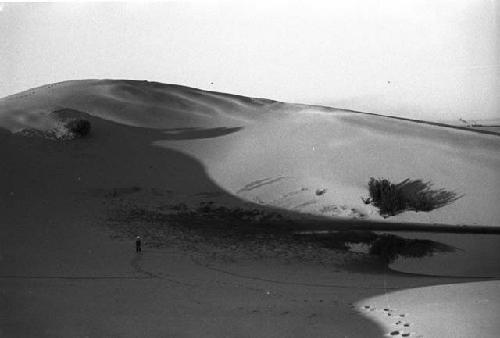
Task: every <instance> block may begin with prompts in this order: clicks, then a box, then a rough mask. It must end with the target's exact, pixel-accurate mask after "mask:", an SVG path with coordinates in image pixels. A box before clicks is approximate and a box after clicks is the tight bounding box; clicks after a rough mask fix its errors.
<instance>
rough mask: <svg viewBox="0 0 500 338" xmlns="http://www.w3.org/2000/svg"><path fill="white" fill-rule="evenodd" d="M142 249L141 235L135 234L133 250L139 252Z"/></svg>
mask: <svg viewBox="0 0 500 338" xmlns="http://www.w3.org/2000/svg"><path fill="white" fill-rule="evenodd" d="M141 251H142V248H141V236H137V237H136V238H135V252H141Z"/></svg>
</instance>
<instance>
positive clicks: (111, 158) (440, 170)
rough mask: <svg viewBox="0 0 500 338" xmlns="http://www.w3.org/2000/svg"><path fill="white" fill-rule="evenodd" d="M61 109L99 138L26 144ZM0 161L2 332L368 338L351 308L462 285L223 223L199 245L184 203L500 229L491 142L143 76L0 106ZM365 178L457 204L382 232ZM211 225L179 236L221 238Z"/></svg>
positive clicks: (34, 94)
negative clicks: (446, 195)
mask: <svg viewBox="0 0 500 338" xmlns="http://www.w3.org/2000/svg"><path fill="white" fill-rule="evenodd" d="M63 108H64V109H66V108H69V109H76V110H79V111H81V112H84V113H85V114H87V115H84V116H85V118H87V119H89V120H90V122H91V125H92V130H91V134H90V136H89V137H87V138H81V139H74V140H59V141H57V140H52V139H46V138H44V137H40V134H36V135H31V134H29V133H26V132H23V130H24V131H26V130H38V131H42V132H46V131H50V130H53V129H57V128H61V121H60V118H59V117H58V116H57V114H53V113H52V112H54V111H56V110H58V109H63ZM30 135H31V136H30ZM0 158H1V159H2V160H1V161H0V187H1V191H0V214H1V215H2V216H1V219H0V221H1V222H2V224H1V227H0V271H1V276H0V282H1V286H2V291H3V293H2V296H1V297H3V298H2V299H3V300H4V301H5V303H6V304H7V305H8V306H7V307H2V308H3V309H8V311H6V312H7V313H6V314H2V315H3V316H0V318H1V320H2V322H1V324H2V325H0V326H1V327H2V329H1V331H0V335H2V334H3V335H5V336H7V337H8V336H16V335H17V336H19V335H21V336H27V337H30V336H47V337H54V336H56V337H64V336H68V335H70V336H82V337H83V336H87V335H90V336H97V337H99V336H113V335H118V336H131V337H132V336H140V335H143V333H144V332H143V331H141V330H143V329H144V327H145V326H147V327H149V329H148V330H149V331H147V332H146V335H148V336H165V335H171V336H200V335H201V334H206V335H207V336H214V337H216V336H217V337H219V336H251V334H249V332H257V333H260V334H259V335H260V336H294V335H295V336H305V335H311V334H312V335H315V336H332V335H333V336H344V335H350V336H355V337H366V336H374V335H382V334H383V333H384V332H385V331H384V330H385V327H384V326H383V325H378V324H377V325H378V326H377V325H375V324H374V323H376V321H374V322H371V321H366V320H363V319H362V317H361V316H358V315H357V314H359V313H358V312H357V309H356V308H355V307H353V305H352V304H353V303H356V302H360V301H361V300H362V299H365V298H369V297H376V296H377V295H380V294H381V293H382V292H386V291H387V290H399V289H404V288H409V287H424V286H432V287H434V285H436V284H443V283H458V282H463V280H460V279H457V278H458V277H459V276H460V271H458V272H457V273H456V274H455V277H457V276H458V277H457V278H455V277H449V278H448V277H440V278H438V279H436V278H431V277H418V278H416V277H413V276H407V275H404V274H403V275H400V274H397V273H393V272H390V273H389V272H387V273H384V274H381V272H380V271H382V270H380V266H378V265H377V264H378V263H376V262H372V263H373V266H372V265H370V263H359V264H361V265H359V264H358V263H356V264H358V265H359V266H361V268H359V266H358V265H356V264H354V263H352V262H351V261H356V257H358V256H359V255H357V254H354V255H353V254H350V253H341V252H337V251H331V250H330V251H328V250H326V249H324V248H316V247H310V246H311V245H313V244H311V243H305V244H304V243H302V242H300V241H296V242H293V245H289V246H287V245H288V244H286V245H285V244H283V243H281V244H280V243H277V242H275V241H274V239H271V240H269V241H267V242H266V241H264V240H262V241H260V239H259V238H257V239H255V238H251V239H250V240H251V241H253V242H251V243H253V244H252V245H255V246H252V245H250V246H249V245H243V244H238V243H236V242H235V243H233V239H232V237H227V239H226V234H225V233H224V231H225V230H227V229H225V228H224V229H222V230H221V232H220V233H217V234H218V236H219V237H218V238H217V240H220V243H219V242H218V243H219V244H218V245H215V244H212V243H205V242H203V240H197V241H195V240H194V239H193V238H194V237H193V238H191V237H190V236H197V234H196V233H195V232H193V233H191V232H189V231H188V232H185V231H184V230H183V229H184V228H182V229H181V227H180V226H178V224H177V223H175V222H176V220H177V219H176V218H168V217H167V216H168V213H171V212H172V210H174V209H173V208H177V209H179V208H181V209H182V207H183V206H182V204H181V203H184V204H187V205H188V206H189V207H198V206H199V204H200V203H205V204H203V205H204V206H205V208H208V210H210V207H207V203H208V205H209V206H210V205H211V204H210V203H214V205H215V206H224V207H234V208H246V209H248V210H254V209H259V208H260V209H259V210H265V211H266V212H282V213H283V215H289V216H290V217H292V216H293V217H297V218H300V217H306V218H307V217H308V215H310V214H313V215H316V216H321V217H326V218H327V219H328V220H329V221H331V222H332V223H331V225H332V227H333V226H334V225H335V224H336V223H335V222H340V221H343V220H350V221H355V222H358V221H359V222H361V221H363V220H365V221H372V222H373V221H380V222H382V221H383V222H398V223H400V225H401V224H405V223H406V222H414V223H415V222H416V223H419V222H420V223H426V224H432V223H441V224H448V225H461V224H466V225H468V226H469V227H473V226H474V225H481V226H498V220H499V219H500V210H499V209H498V208H497V206H496V204H497V201H498V200H499V199H500V189H499V182H500V180H499V173H500V138H499V137H498V136H496V135H488V134H479V133H475V132H473V131H467V130H458V129H452V128H446V127H442V126H436V125H426V124H422V123H415V122H411V121H403V120H398V119H393V118H388V117H383V116H374V115H367V114H362V113H354V112H349V111H343V110H338V109H333V108H327V107H315V106H306V105H299V104H287V103H280V102H275V101H272V100H267V99H254V98H246V97H242V96H236V95H229V94H224V93H217V92H206V91H203V90H200V89H194V88H188V87H183V86H179V85H167V84H160V83H154V82H147V81H127V80H82V81H68V82H62V83H57V84H51V85H46V86H43V87H40V88H35V89H30V90H28V91H25V92H22V93H19V94H16V95H12V96H9V97H6V98H3V99H0ZM371 176H374V177H386V178H389V179H391V180H393V181H399V180H403V179H405V178H407V177H409V178H414V179H423V180H424V181H432V182H433V183H434V184H435V186H436V187H437V188H445V189H448V190H452V191H456V192H457V193H459V194H461V195H463V197H462V198H460V199H459V200H457V201H455V202H454V203H452V204H449V205H446V206H444V207H442V208H440V209H436V210H433V211H431V212H419V213H416V212H405V213H402V214H399V215H397V216H394V217H390V218H388V219H383V218H382V217H381V216H380V215H379V214H378V211H377V209H376V208H375V207H374V206H372V205H366V204H364V203H363V201H362V200H361V197H365V196H367V194H368V190H367V183H368V180H369V178H370V177H371ZM177 209H176V210H177ZM158 210H160V211H164V210H167V211H166V212H165V213H161V212H156V211H158ZM217 210H218V211H217V212H232V211H227V210H226V209H217ZM231 210H232V209H231ZM117 211H120V212H121V213H122V214H125V215H126V216H127V217H128V218H116V217H115V214H114V213H115V212H117ZM152 211H155V212H156V213H151V214H148V212H152ZM134 212H135V214H134ZM252 212H253V211H252ZM166 215H167V216H166ZM251 215H253V214H251ZM262 215H264V216H265V214H258V213H257V217H263V216H262ZM216 216H217V214H216V213H215V212H214V213H212V214H210V213H207V214H206V215H205V216H204V217H202V218H201V220H200V219H199V218H194V221H196V222H198V223H197V224H187V225H186V224H184V225H183V226H188V228H189V227H191V228H195V227H200V228H203V227H209V226H214V227H217V226H218V225H217V222H219V221H220V219H218V218H215V217H216ZM230 216H231V217H234V215H233V214H230ZM244 216H245V217H247V216H248V215H247V214H244ZM134 217H135V218H134ZM162 217H163V218H162ZM211 217H212V218H213V219H212V220H211ZM238 217H239V216H238ZM248 217H254V216H248ZM322 219H323V218H322ZM190 220H193V219H190ZM323 220H324V219H323ZM205 222H206V224H208V226H207V225H206V224H205ZM227 222H229V223H231V222H234V223H237V222H238V218H230V219H229V220H228V221H227ZM285 223H286V222H285ZM313 224H314V222H313ZM328 224H330V223H328ZM349 224H351V223H349ZM352 224H354V223H352ZM356 224H357V223H356ZM360 224H361V223H360ZM369 224H370V223H366V226H367V227H368V226H369ZM116 229H118V230H116ZM137 233H141V234H142V233H145V234H146V233H147V234H148V235H147V236H149V237H146V240H147V241H148V242H147V244H146V246H147V250H146V251H145V253H144V255H143V256H136V255H135V253H134V252H132V250H131V243H130V238H133V237H134V236H135V235H136V234H137ZM110 236H111V237H113V236H118V237H120V238H121V239H122V240H123V241H115V240H113V239H111V238H110ZM227 236H229V235H227ZM196 238H197V237H196ZM159 243H160V244H161V245H160V244H159ZM193 243H194V244H193ZM245 243H246V242H245ZM157 245H160V246H163V247H164V246H165V245H166V246H167V249H165V248H163V249H162V248H160V249H154V248H152V247H153V246H157ZM333 253H335V254H333ZM255 256H259V257H261V256H262V257H264V258H262V259H261V258H259V259H254V258H255ZM297 257H299V258H297ZM365 258H366V257H365ZM368 260H369V258H368ZM369 262H370V261H369ZM353 264H354V265H356V266H358V268H356V269H357V270H355V272H353V271H354V270H352V269H351V268H349V266H351V265H353ZM363 264H364V265H363ZM350 269H351V270H350ZM363 269H364V270H363ZM306 270H307V271H308V273H307V274H304V271H306ZM408 272H411V271H408ZM488 290H489V291H488V292H493V291H494V290H495V287H488ZM401 292H404V291H401ZM58 294H63V295H64V297H60V296H58ZM271 295H272V296H271ZM66 298H67V299H68V300H67V301H66V300H65V299H66ZM403 298H404V297H403ZM410 298H411V297H410ZM298 302H300V305H298V304H299V303H298ZM410 303H411V302H410ZM113 304H117V306H115V305H113ZM165 304H167V305H165ZM168 304H170V305H171V307H168ZM249 304H250V305H249ZM405 304H407V303H405ZM377 306H378V305H377ZM405 306H406V305H405ZM177 308H178V309H180V310H179V311H177V310H176V309H177ZM136 310H137V312H136ZM50 311H52V312H53V313H54V314H55V315H57V316H58V317H57V316H55V317H50V316H48V315H47V314H46V313H47V312H50ZM151 313H153V314H154V315H151ZM186 316H187V317H186ZM165 318H167V319H165ZM422 318H423V317H422ZM165 320H166V321H167V322H168V325H166V324H165ZM422 320H423V322H425V319H422ZM423 322H422V323H423ZM339 323H342V324H339ZM419 325H424V324H419ZM433 325H434V324H433ZM256 328H257V329H256ZM252 330H254V331H252ZM422 332H423V331H422ZM464 332H465V331H464ZM466 332H472V331H466ZM430 336H432V334H431V335H430Z"/></svg>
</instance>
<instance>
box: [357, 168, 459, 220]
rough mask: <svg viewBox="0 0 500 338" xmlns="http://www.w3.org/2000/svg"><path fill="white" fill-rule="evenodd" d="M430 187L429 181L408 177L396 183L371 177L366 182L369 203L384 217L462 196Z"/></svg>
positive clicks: (431, 207) (440, 204)
mask: <svg viewBox="0 0 500 338" xmlns="http://www.w3.org/2000/svg"><path fill="white" fill-rule="evenodd" d="M431 187H432V183H431V182H423V181H422V180H410V179H409V178H407V179H405V180H403V181H401V182H400V183H397V184H394V183H391V182H390V181H389V180H387V179H375V178H373V177H371V178H370V181H369V182H368V189H369V193H370V198H371V203H372V204H373V205H375V206H376V207H377V208H379V210H380V215H382V216H384V217H388V216H395V215H398V214H400V213H402V212H404V211H407V210H413V211H416V212H419V211H431V210H434V209H438V208H441V207H444V206H445V205H448V204H450V203H453V202H455V201H456V200H458V199H459V198H461V197H463V196H459V195H457V194H456V193H455V192H453V191H447V190H445V189H438V190H433V189H431ZM367 202H368V201H367ZM365 203H366V202H365Z"/></svg>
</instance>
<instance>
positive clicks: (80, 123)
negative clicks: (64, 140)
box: [64, 119, 90, 137]
mask: <svg viewBox="0 0 500 338" xmlns="http://www.w3.org/2000/svg"><path fill="white" fill-rule="evenodd" d="M64 126H65V127H66V129H68V130H69V131H70V132H71V133H72V134H74V135H75V136H78V137H85V136H87V135H88V134H89V133H90V121H89V120H86V119H74V120H70V121H68V122H66V124H65V125H64Z"/></svg>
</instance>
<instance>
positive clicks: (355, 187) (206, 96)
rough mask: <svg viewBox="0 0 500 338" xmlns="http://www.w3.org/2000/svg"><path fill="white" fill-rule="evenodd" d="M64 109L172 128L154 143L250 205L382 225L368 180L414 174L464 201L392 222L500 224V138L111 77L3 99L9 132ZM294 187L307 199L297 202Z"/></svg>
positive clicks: (40, 123) (46, 123) (0, 118)
mask: <svg viewBox="0 0 500 338" xmlns="http://www.w3.org/2000/svg"><path fill="white" fill-rule="evenodd" d="M58 107H66V108H74V109H78V110H82V111H85V112H87V113H88V114H91V115H92V116H96V117H100V118H102V119H105V120H110V121H113V122H116V123H124V124H126V125H130V126H137V127H149V128H155V129H163V130H167V134H168V135H174V134H175V135H176V136H174V137H165V138H161V137H159V138H158V139H157V140H155V141H156V144H158V145H160V146H165V147H167V148H173V149H177V150H180V151H182V152H185V153H188V154H190V155H192V156H194V157H195V158H197V159H198V160H200V161H201V162H202V163H203V164H204V165H205V166H206V170H207V171H208V173H209V175H210V176H211V177H212V178H213V179H214V180H215V181H216V182H217V184H219V185H220V186H221V187H222V188H223V189H226V190H228V191H229V192H231V193H233V194H235V195H238V196H239V197H240V198H243V199H247V200H249V201H253V202H258V203H262V204H269V205H274V206H278V207H281V208H287V209H292V210H299V211H302V212H307V213H315V214H321V215H326V216H341V217H359V218H368V219H381V218H380V217H379V216H378V215H377V212H376V210H374V209H373V208H372V207H366V206H365V205H364V204H363V203H362V201H361V198H360V197H362V196H366V194H367V189H366V187H367V183H368V180H369V178H370V177H372V176H373V177H385V178H389V179H391V180H393V181H400V180H403V179H405V178H407V177H409V178H413V179H422V180H424V181H431V182H432V183H434V184H435V187H436V188H445V189H448V190H451V191H456V192H457V193H458V194H461V195H463V198H461V199H459V200H458V201H456V202H455V203H453V204H451V205H448V206H446V207H443V208H441V209H438V210H434V211H432V212H429V213H415V212H407V213H404V214H402V215H399V216H396V217H393V218H391V219H392V220H394V221H397V222H401V221H403V222H404V221H411V222H425V223H447V224H469V225H473V224H479V225H498V224H497V222H498V219H500V210H498V208H496V207H495V206H496V202H497V201H498V200H499V199H500V189H499V188H500V187H499V182H500V180H499V177H498V172H500V138H498V137H497V136H494V135H481V134H477V133H474V132H470V131H463V130H456V129H450V128H444V127H439V126H432V125H424V124H417V123H412V122H410V121H402V120H396V119H391V118H386V117H382V116H373V115H366V114H359V113H352V112H345V111H341V110H335V109H326V108H322V107H311V106H301V105H289V104H281V103H276V102H273V101H270V100H263V99H249V98H243V97H238V96H230V95H227V94H220V93H214V92H204V91H201V90H198V89H192V88H187V87H182V86H178V85H164V84H159V83H151V82H146V81H112V80H104V81H97V80H89V81H70V82H63V83H60V84H55V85H50V86H45V87H41V88H37V89H33V90H29V91H27V92H24V93H20V94H17V95H15V96H11V97H8V98H6V99H3V100H2V101H1V103H0V109H1V115H0V125H2V126H3V128H7V129H9V130H10V131H19V130H20V129H22V128H27V127H30V128H39V129H48V128H51V127H52V126H53V124H54V122H53V121H51V120H50V117H49V116H48V113H49V112H50V111H51V110H54V109H55V108H58ZM186 128H197V129H198V131H199V132H198V133H193V131H194V130H191V135H190V136H189V137H188V136H187V131H189V129H186ZM211 128H214V129H212V130H213V131H215V132H216V131H217V130H218V131H226V132H222V134H221V135H220V136H222V135H225V136H224V137H209V135H208V134H209V133H208V130H209V129H211ZM233 128H235V129H233ZM236 128H237V129H236ZM181 129H183V132H182V135H181V133H180V131H181ZM169 130H170V131H169ZM202 130H206V131H207V132H206V133H203V132H201V131H202ZM187 138H189V139H187ZM179 139H181V140H182V142H179ZM278 177H287V179H286V180H281V181H279V182H278V181H274V182H273V183H272V184H270V185H267V186H262V187H259V188H258V189H253V190H252V191H243V190H242V188H243V187H245V186H246V185H248V184H250V183H251V182H254V181H259V180H263V179H267V178H278ZM317 189H320V190H321V189H326V191H325V194H323V195H321V196H317V195H315V194H314V192H315V191H316V190H317ZM294 191H300V192H299V193H297V194H295V195H294V197H293V198H291V197H290V194H293V192H294ZM238 192H240V193H238Z"/></svg>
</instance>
